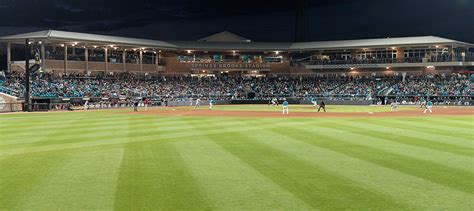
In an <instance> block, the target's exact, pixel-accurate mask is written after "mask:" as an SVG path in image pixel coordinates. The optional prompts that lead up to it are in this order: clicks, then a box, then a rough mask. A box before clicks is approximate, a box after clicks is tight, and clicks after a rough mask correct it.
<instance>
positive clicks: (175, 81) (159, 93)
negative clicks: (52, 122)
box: [0, 30, 474, 108]
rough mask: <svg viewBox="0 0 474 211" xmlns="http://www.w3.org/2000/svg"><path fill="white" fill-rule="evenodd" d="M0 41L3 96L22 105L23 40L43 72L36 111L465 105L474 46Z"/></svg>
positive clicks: (216, 39) (230, 37)
mask: <svg viewBox="0 0 474 211" xmlns="http://www.w3.org/2000/svg"><path fill="white" fill-rule="evenodd" d="M0 40H1V41H2V42H5V43H6V44H7V60H8V64H7V66H8V68H7V70H6V71H5V73H4V74H5V76H4V80H2V81H1V82H0V90H1V91H2V92H4V93H7V94H11V95H14V96H17V97H20V98H23V97H24V93H25V86H24V83H25V80H24V76H23V72H24V70H25V69H26V67H25V62H24V61H21V60H19V59H15V58H12V56H11V55H12V52H11V51H12V50H11V49H12V45H25V44H26V43H25V41H26V40H28V41H27V42H28V45H31V47H32V48H31V49H32V51H33V52H37V55H36V56H37V57H38V61H37V63H39V66H38V67H41V71H40V72H38V71H37V72H36V73H34V74H33V80H32V84H31V89H32V93H31V94H32V96H33V100H36V101H38V102H41V103H44V102H49V103H51V102H53V101H54V102H56V103H60V102H63V99H67V100H70V99H72V101H73V102H77V103H78V104H80V103H83V102H84V99H87V100H90V99H92V100H93V101H103V99H108V100H110V99H115V101H119V100H120V99H131V98H134V99H135V98H144V97H146V98H151V99H153V100H154V101H160V100H161V99H164V98H166V99H168V98H172V99H174V100H186V99H192V98H206V99H217V100H222V101H232V100H252V101H251V102H253V103H255V102H260V103H262V102H266V101H268V100H269V99H272V98H274V97H276V98H280V99H282V98H290V99H292V100H295V102H296V101H298V102H299V103H304V102H308V100H309V99H313V98H314V99H325V100H331V101H334V103H342V102H343V101H359V102H360V101H363V102H364V104H376V103H380V102H382V103H385V102H386V100H384V99H385V98H388V99H397V100H399V101H404V102H406V103H407V104H409V103H414V102H415V101H417V100H418V99H420V98H424V97H432V98H434V100H435V101H436V102H439V103H447V102H457V103H458V104H462V105H464V104H470V103H471V100H472V97H471V92H470V90H471V89H470V86H471V85H470V74H469V73H470V70H472V67H473V66H474V53H473V52H472V47H474V45H473V44H470V43H465V42H461V41H456V40H451V39H446V38H441V37H435V36H425V37H404V38H380V39H364V40H345V41H322V42H299V43H270V42H252V41H251V40H250V39H247V38H244V37H241V36H238V35H235V34H232V33H230V32H222V33H218V34H215V35H212V36H209V37H206V38H203V39H200V40H198V41H158V40H146V39H136V38H127V37H115V36H105V35H97V34H84V33H75V32H65V31H56V30H48V31H40V32H31V33H26V34H18V35H11V36H5V37H1V38H0ZM30 64H33V62H30ZM247 103H248V102H247ZM48 108H51V106H48Z"/></svg>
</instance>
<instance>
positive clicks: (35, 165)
mask: <svg viewBox="0 0 474 211" xmlns="http://www.w3.org/2000/svg"><path fill="white" fill-rule="evenodd" d="M66 158H67V155H65V154H63V153H38V154H36V155H35V156H27V157H25V156H23V155H14V156H9V157H8V158H7V159H1V160H0V210H13V209H17V208H18V207H19V206H21V205H22V202H20V201H21V200H22V199H23V198H24V197H27V196H29V195H30V191H32V190H33V189H34V188H35V187H37V185H38V183H41V182H43V180H47V179H48V175H49V173H50V171H54V170H53V169H54V168H56V166H59V165H61V164H62V163H63V162H64V160H65V159H66Z"/></svg>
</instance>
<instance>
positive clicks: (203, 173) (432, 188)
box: [0, 107, 474, 210]
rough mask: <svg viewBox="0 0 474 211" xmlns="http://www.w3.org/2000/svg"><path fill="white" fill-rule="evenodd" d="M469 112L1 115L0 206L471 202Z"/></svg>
mask: <svg viewBox="0 0 474 211" xmlns="http://www.w3.org/2000/svg"><path fill="white" fill-rule="evenodd" d="M250 108H254V107H250ZM346 108H348V109H354V108H356V107H346ZM372 108H373V107H366V108H364V109H372ZM218 109H227V107H225V108H224V107H221V108H218ZM340 109H341V110H344V108H343V107H340ZM363 111H365V110H363ZM473 120H474V117H473V116H464V117H461V116H456V117H433V116H430V117H428V116H427V117H403V118H402V117H399V118H393V117H391V118H317V119H308V118H305V119H296V118H295V119H291V118H285V119H278V118H268V119H265V118H237V117H173V116H167V117H160V116H155V115H146V114H126V113H124V112H122V111H90V112H70V113H36V114H12V115H0V210H3V209H20V210H22V209H28V210H59V209H62V210H71V209H118V210H138V209H164V210H176V209H192V210H198V209H199V210H202V209H217V210H229V209H231V210H249V209H250V210H274V209H278V210H290V209H291V210H295V209H296V210H307V209H330V208H331V209H360V210H367V209H379V210H385V209H414V210H415V209H416V210H418V209H429V210H473V209H474V140H473V135H474V131H473V130H472V128H473V126H474V121H473Z"/></svg>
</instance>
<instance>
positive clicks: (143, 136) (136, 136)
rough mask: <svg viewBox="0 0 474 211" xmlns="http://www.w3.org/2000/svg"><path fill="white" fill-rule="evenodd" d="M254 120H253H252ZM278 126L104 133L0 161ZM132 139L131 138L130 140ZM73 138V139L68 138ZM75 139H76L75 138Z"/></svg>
mask: <svg viewBox="0 0 474 211" xmlns="http://www.w3.org/2000/svg"><path fill="white" fill-rule="evenodd" d="M252 119H254V118H252ZM279 124H285V123H276V124H268V123H266V122H263V123H260V124H246V126H245V127H228V128H226V129H223V130H222V131H220V130H215V129H213V126H212V125H208V126H206V127H208V130H206V131H204V130H201V131H194V130H190V131H187V132H186V133H181V132H180V131H177V133H174V132H173V133H168V134H163V133H156V131H154V130H149V131H148V132H146V133H145V132H136V131H134V132H129V131H128V130H126V131H124V132H125V133H126V134H127V135H120V136H119V137H116V136H113V135H108V134H107V133H104V134H103V135H101V136H98V135H97V134H96V135H97V136H92V135H86V136H90V139H87V140H85V141H82V142H71V143H61V142H58V143H56V144H49V145H41V146H34V147H19V148H13V149H0V150H2V154H0V159H2V157H4V156H9V155H15V154H25V153H33V152H41V151H55V150H65V149H75V148H84V147H97V146H106V145H117V144H125V143H145V142H153V141H156V140H158V139H160V140H169V141H178V140H180V139H182V138H189V137H196V136H199V135H201V134H202V132H206V133H207V134H212V133H221V132H235V131H252V130H259V129H261V128H268V127H279ZM294 125H301V123H299V122H295V123H294ZM131 137H133V138H131ZM64 138H65V137H62V139H61V140H64ZM68 138H74V137H68ZM76 138H77V137H76Z"/></svg>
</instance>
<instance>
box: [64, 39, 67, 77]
mask: <svg viewBox="0 0 474 211" xmlns="http://www.w3.org/2000/svg"><path fill="white" fill-rule="evenodd" d="M64 74H67V45H66V44H64Z"/></svg>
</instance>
